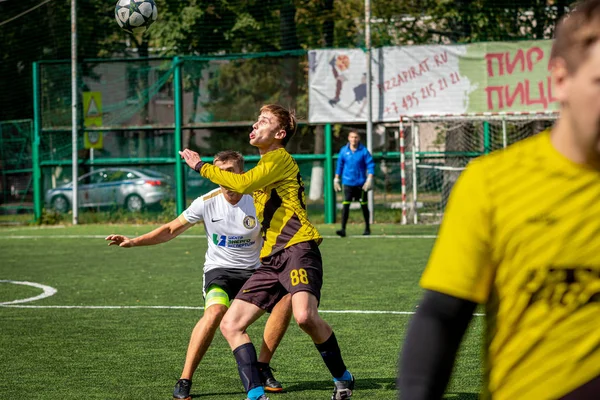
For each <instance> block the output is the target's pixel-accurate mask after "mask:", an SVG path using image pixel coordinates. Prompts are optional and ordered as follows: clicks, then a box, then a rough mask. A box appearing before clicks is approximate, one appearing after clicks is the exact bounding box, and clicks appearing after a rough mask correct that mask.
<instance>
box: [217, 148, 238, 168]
mask: <svg viewBox="0 0 600 400" xmlns="http://www.w3.org/2000/svg"><path fill="white" fill-rule="evenodd" d="M230 160H232V161H233V162H234V163H235V164H236V165H237V166H238V167H239V169H240V171H243V170H244V156H243V155H242V154H241V153H239V152H237V151H235V150H223V151H220V152H218V153H217V154H215V157H214V159H213V161H220V162H227V161H230Z"/></svg>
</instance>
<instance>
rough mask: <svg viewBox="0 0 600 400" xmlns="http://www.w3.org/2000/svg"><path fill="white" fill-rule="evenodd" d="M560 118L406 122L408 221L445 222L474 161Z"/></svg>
mask: <svg viewBox="0 0 600 400" xmlns="http://www.w3.org/2000/svg"><path fill="white" fill-rule="evenodd" d="M556 118H557V114H555V113H543V114H519V115H481V116H466V115H465V116H439V117H434V116H427V117H426V116H423V117H410V118H403V121H402V124H401V130H403V133H404V141H405V146H404V150H405V171H404V175H405V177H406V179H405V185H404V186H405V187H404V190H405V193H406V201H405V202H404V205H403V214H404V215H405V218H403V222H404V223H408V222H411V223H415V224H416V223H439V222H440V221H441V217H442V215H443V213H444V209H445V207H446V203H447V201H448V197H449V195H450V191H451V190H452V187H453V186H454V183H455V182H456V180H457V179H458V176H459V175H460V173H461V172H462V171H463V170H464V169H465V167H466V166H467V164H468V163H469V161H470V160H472V159H473V158H476V157H479V156H481V155H485V154H488V153H490V152H492V151H497V150H501V149H504V148H506V147H507V146H509V145H511V144H513V143H515V142H518V141H519V140H522V139H525V138H527V137H530V136H532V135H534V134H536V133H538V132H541V131H543V130H544V129H547V128H549V127H551V126H552V124H553V123H554V121H555V120H556Z"/></svg>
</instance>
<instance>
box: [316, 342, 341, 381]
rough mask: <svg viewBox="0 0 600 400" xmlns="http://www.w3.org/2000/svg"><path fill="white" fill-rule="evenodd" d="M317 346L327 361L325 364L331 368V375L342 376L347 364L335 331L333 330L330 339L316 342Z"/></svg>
mask: <svg viewBox="0 0 600 400" xmlns="http://www.w3.org/2000/svg"><path fill="white" fill-rule="evenodd" d="M315 346H317V350H319V353H321V357H323V361H325V365H327V368H329V372H331V375H332V376H333V377H334V378H340V377H341V376H342V375H344V372H346V365H345V364H344V360H342V352H341V351H340V346H338V342H337V339H336V338H335V333H333V332H331V336H329V339H327V340H326V341H325V342H323V343H321V344H316V343H315Z"/></svg>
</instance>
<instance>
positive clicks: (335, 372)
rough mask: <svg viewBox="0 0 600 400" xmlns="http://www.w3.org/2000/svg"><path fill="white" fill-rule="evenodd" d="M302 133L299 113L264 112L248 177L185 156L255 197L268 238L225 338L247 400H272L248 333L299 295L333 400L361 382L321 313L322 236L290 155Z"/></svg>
mask: <svg viewBox="0 0 600 400" xmlns="http://www.w3.org/2000/svg"><path fill="white" fill-rule="evenodd" d="M295 132H296V118H295V116H294V114H293V113H291V112H290V111H288V110H287V109H285V108H283V107H281V106H279V105H274V104H270V105H266V106H263V107H262V108H261V109H260V115H259V117H258V121H257V122H256V123H255V124H254V125H253V126H252V132H251V133H250V144H251V145H253V146H255V147H257V148H258V151H259V153H260V156H261V158H260V161H259V162H258V164H257V165H256V167H254V168H252V169H251V170H249V171H247V172H246V173H244V174H242V175H239V174H232V173H229V172H227V171H222V170H220V169H219V168H216V167H215V166H213V165H210V164H205V163H203V162H202V161H201V160H200V156H199V155H198V153H196V152H193V151H191V150H189V149H185V150H184V151H182V152H180V154H181V156H182V157H183V158H184V159H185V161H186V163H187V165H189V166H190V167H191V168H194V169H195V170H196V171H198V172H199V173H200V174H201V175H202V176H203V177H205V178H208V179H210V180H211V181H213V182H214V183H216V184H218V185H221V186H223V187H225V188H228V189H229V190H233V191H235V192H237V193H253V195H254V204H255V205H256V209H257V215H258V217H259V219H260V224H261V226H262V234H263V239H264V244H263V248H262V251H261V253H260V258H261V263H262V265H261V267H260V268H259V269H258V270H257V271H256V272H255V273H254V275H252V277H251V278H250V279H248V282H246V284H245V285H244V286H243V287H242V290H241V291H240V293H239V294H238V295H237V297H236V298H235V300H234V301H233V303H232V304H231V309H230V310H229V312H228V313H227V315H226V316H225V318H223V321H221V332H222V333H223V336H225V338H226V339H227V341H228V342H229V345H230V346H231V349H232V350H233V354H234V356H235V359H236V361H237V364H238V369H239V373H240V378H241V379H242V382H243V384H244V388H245V389H246V392H247V393H248V399H249V400H263V399H266V397H265V396H264V390H263V387H262V385H261V382H260V377H259V375H258V369H257V368H256V350H255V349H254V345H253V344H252V342H251V341H250V337H249V336H248V334H247V333H246V328H248V326H250V325H251V324H252V323H253V322H254V321H256V319H257V318H258V317H260V316H261V315H262V314H263V313H264V312H265V311H269V310H270V309H271V308H272V307H273V305H275V304H276V303H277V301H278V300H279V299H280V298H281V297H283V296H285V295H287V294H288V293H291V294H292V311H293V314H294V318H295V319H296V322H297V323H298V325H299V326H300V328H301V329H302V330H303V331H304V332H306V333H307V334H308V335H309V336H310V337H311V339H312V340H313V342H314V343H315V346H316V347H317V349H318V350H319V352H320V353H321V356H322V357H323V361H324V362H325V365H327V368H328V369H329V371H330V372H331V375H332V376H333V380H334V386H335V387H334V391H333V396H332V399H334V400H341V399H349V398H350V397H351V396H352V391H353V389H354V377H353V376H352V374H350V372H348V370H347V369H346V365H345V364H344V361H343V359H342V355H341V351H340V348H339V346H338V342H337V339H336V337H335V334H334V333H333V330H332V329H331V327H330V326H329V325H328V324H327V322H325V321H324V320H323V319H321V317H320V316H319V312H318V305H319V300H320V298H321V286H322V282H323V265H322V259H321V253H320V251H319V244H320V243H321V241H322V237H321V235H320V234H319V232H318V231H317V229H316V228H315V227H314V226H313V225H312V224H311V223H310V221H309V220H308V215H307V213H306V204H305V202H304V201H305V195H304V183H303V182H302V177H301V176H300V169H299V168H298V164H296V161H295V160H294V159H293V158H292V156H291V155H290V154H289V153H288V152H287V151H286V150H285V145H286V144H287V143H288V142H289V140H290V139H291V138H292V136H293V135H294V133H295Z"/></svg>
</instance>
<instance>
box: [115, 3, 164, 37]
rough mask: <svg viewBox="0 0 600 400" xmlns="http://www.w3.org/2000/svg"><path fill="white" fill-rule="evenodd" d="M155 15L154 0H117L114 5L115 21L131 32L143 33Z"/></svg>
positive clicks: (154, 19)
mask: <svg viewBox="0 0 600 400" xmlns="http://www.w3.org/2000/svg"><path fill="white" fill-rule="evenodd" d="M157 17H158V10H157V9H156V4H154V0H118V1H117V5H116V6H115V18H116V20H117V23H118V24H119V26H120V27H121V28H122V29H123V30H124V31H125V32H129V33H132V34H141V33H144V32H145V31H146V30H147V29H148V28H149V27H150V25H152V23H153V22H154V21H156V18H157Z"/></svg>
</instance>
